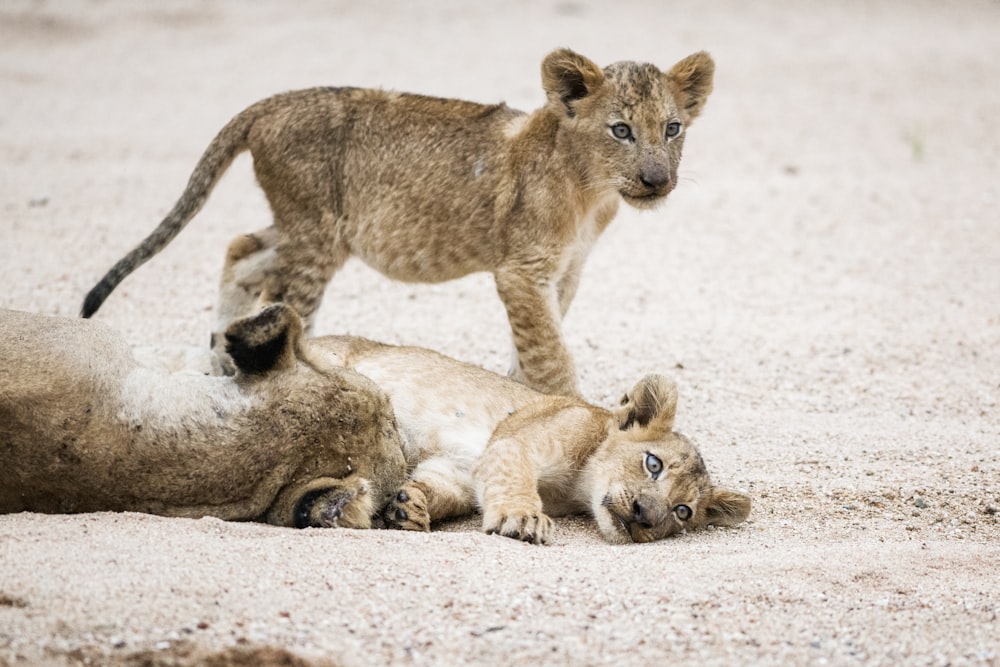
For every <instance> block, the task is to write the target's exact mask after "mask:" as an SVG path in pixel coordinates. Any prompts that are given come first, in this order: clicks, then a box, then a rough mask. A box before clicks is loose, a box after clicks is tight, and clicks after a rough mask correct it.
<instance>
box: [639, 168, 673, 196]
mask: <svg viewBox="0 0 1000 667" xmlns="http://www.w3.org/2000/svg"><path fill="white" fill-rule="evenodd" d="M639 180H640V181H641V182H642V184H643V185H645V186H646V187H647V188H649V189H650V190H659V189H660V188H663V187H665V186H666V185H668V184H669V183H670V170H669V169H667V167H666V166H665V165H659V164H658V165H653V166H651V167H646V168H645V169H643V170H642V171H640V172H639Z"/></svg>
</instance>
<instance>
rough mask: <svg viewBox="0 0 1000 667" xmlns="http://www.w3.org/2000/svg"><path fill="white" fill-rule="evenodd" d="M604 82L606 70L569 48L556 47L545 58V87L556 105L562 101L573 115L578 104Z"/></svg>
mask: <svg viewBox="0 0 1000 667" xmlns="http://www.w3.org/2000/svg"><path fill="white" fill-rule="evenodd" d="M603 83H604V71H603V70H602V69H601V68H600V67H598V66H597V65H596V64H595V63H594V62H592V61H590V60H588V59H587V58H584V57H583V56H581V55H580V54H579V53H576V52H574V51H570V50H569V49H556V50H555V51H553V52H552V53H550V54H549V55H547V56H545V60H543V61H542V88H544V89H545V93H546V94H547V95H548V98H549V101H550V102H552V103H553V104H561V105H562V106H563V107H565V109H566V113H567V114H569V116H570V117H571V118H572V117H573V115H574V114H575V113H576V110H575V109H574V108H573V105H574V103H575V102H576V101H577V100H580V99H582V98H584V97H586V96H587V95H590V94H591V93H593V92H594V91H595V90H597V88H598V87H600V85H601V84H603Z"/></svg>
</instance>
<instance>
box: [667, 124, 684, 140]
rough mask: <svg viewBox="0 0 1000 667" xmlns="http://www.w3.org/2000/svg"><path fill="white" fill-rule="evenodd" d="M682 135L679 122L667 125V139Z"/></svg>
mask: <svg viewBox="0 0 1000 667" xmlns="http://www.w3.org/2000/svg"><path fill="white" fill-rule="evenodd" d="M680 133H681V124H680V123H678V122H677V121H674V122H672V123H667V138H668V139H669V138H671V137H676V136H677V135H678V134H680Z"/></svg>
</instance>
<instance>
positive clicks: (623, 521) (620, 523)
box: [601, 494, 635, 542]
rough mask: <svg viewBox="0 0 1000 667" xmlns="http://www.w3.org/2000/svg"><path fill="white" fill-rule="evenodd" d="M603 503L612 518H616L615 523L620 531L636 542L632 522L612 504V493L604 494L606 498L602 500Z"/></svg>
mask: <svg viewBox="0 0 1000 667" xmlns="http://www.w3.org/2000/svg"><path fill="white" fill-rule="evenodd" d="M601 505H602V506H603V507H604V509H605V510H607V512H608V514H610V515H611V518H612V519H614V520H615V525H616V526H617V527H618V528H619V532H621V533H622V534H624V535H626V536H627V537H628V539H629V541H631V542H635V537H633V536H632V522H631V521H630V520H629V519H628V518H625V517H623V516H622V515H620V514H619V513H618V512H616V511H615V510H614V509H613V508H612V506H611V505H612V500H611V495H610V494H608V495H606V496H604V499H603V500H602V501H601Z"/></svg>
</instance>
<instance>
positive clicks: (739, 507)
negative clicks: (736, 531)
mask: <svg viewBox="0 0 1000 667" xmlns="http://www.w3.org/2000/svg"><path fill="white" fill-rule="evenodd" d="M749 515H750V496H748V495H746V494H745V493H740V492H739V491H730V490H729V489H718V488H716V489H712V496H711V497H710V498H709V500H708V505H707V506H706V508H705V523H707V524H712V525H715V526H735V525H736V524H738V523H743V522H744V521H746V518H747V516H749Z"/></svg>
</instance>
